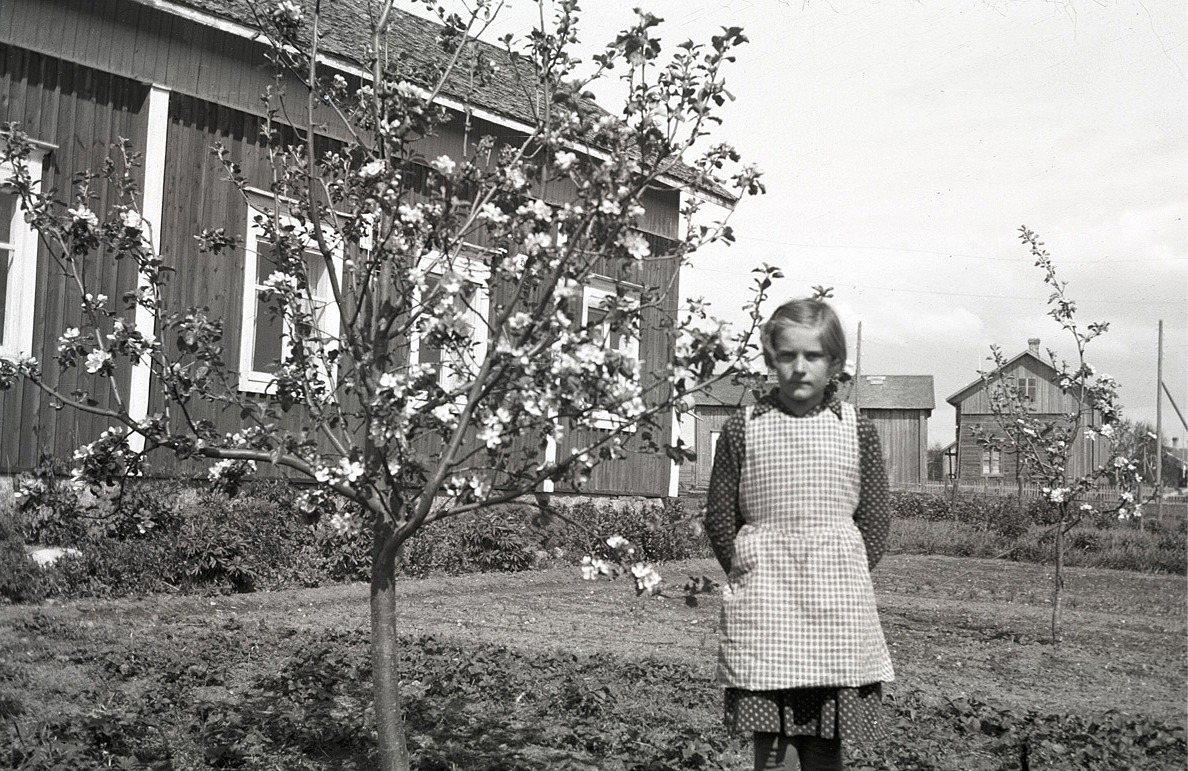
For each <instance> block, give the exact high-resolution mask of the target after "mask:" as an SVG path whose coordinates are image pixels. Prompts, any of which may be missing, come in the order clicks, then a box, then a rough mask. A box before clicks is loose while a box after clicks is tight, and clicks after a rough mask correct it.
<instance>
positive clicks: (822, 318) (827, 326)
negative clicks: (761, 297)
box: [759, 297, 846, 370]
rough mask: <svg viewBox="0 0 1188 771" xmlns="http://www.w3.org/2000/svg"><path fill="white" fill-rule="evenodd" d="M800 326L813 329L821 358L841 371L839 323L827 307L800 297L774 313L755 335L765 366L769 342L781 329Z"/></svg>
mask: <svg viewBox="0 0 1188 771" xmlns="http://www.w3.org/2000/svg"><path fill="white" fill-rule="evenodd" d="M792 326H803V327H813V328H814V329H816V330H817V332H818V334H820V336H821V347H822V348H824V349H825V354H826V355H827V356H829V358H830V359H831V360H832V361H833V365H834V366H835V367H836V368H837V369H839V370H841V369H844V368H845V365H846V333H845V330H843V329H842V325H841V320H840V319H838V317H837V313H836V312H835V311H834V310H833V307H832V306H831V305H829V303H827V302H824V301H823V300H818V299H816V298H813V297H800V298H797V299H795V300H789V301H788V302H786V303H784V304H783V305H781V306H780V307H778V308H776V309H775V312H774V313H772V314H771V317H770V318H768V319H767V321H766V322H764V324H763V328H762V329H761V330H760V331H759V341H760V342H761V343H762V344H763V360H764V361H765V362H767V366H769V367H770V366H771V363H772V348H773V345H774V344H773V342H772V341H773V340H774V339H775V336H776V333H777V332H779V331H780V330H781V329H784V328H785V327H792Z"/></svg>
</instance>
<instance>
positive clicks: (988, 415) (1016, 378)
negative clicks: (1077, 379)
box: [945, 338, 1105, 485]
mask: <svg viewBox="0 0 1188 771" xmlns="http://www.w3.org/2000/svg"><path fill="white" fill-rule="evenodd" d="M1039 346H1040V341H1039V339H1038V338H1031V339H1030V340H1028V341H1027V349H1026V350H1024V351H1023V352H1021V353H1019V354H1018V355H1016V356H1014V357H1013V358H1011V359H1009V360H1008V361H1007V362H1006V363H1005V364H1003V366H1002V367H1001V369H999V370H997V371H996V372H995V373H994V375H993V377H1003V378H1008V379H1010V380H1012V381H1013V382H1015V383H1016V384H1017V385H1018V387H1019V388H1020V389H1021V390H1022V391H1023V392H1024V394H1025V396H1026V398H1027V399H1028V400H1029V401H1030V406H1031V411H1032V413H1033V414H1034V415H1036V416H1038V417H1041V418H1045V419H1046V418H1051V419H1059V418H1061V417H1062V416H1065V415H1068V414H1070V413H1072V412H1075V411H1076V410H1077V409H1078V406H1077V403H1076V399H1075V397H1073V396H1071V395H1066V394H1064V393H1062V392H1061V390H1060V385H1059V377H1060V375H1059V373H1058V372H1057V370H1056V369H1055V368H1054V367H1053V366H1052V365H1051V364H1050V363H1049V362H1047V361H1045V360H1044V359H1043V358H1041V354H1040V347H1039ZM945 401H947V402H948V403H949V404H951V405H953V408H954V409H955V410H956V412H957V430H956V443H957V462H956V475H957V482H958V484H961V483H975V482H976V483H979V484H991V485H993V484H996V483H1002V484H1014V483H1015V482H1016V481H1017V472H1018V461H1017V459H1016V458H1015V457H1014V456H1013V455H1012V454H1011V453H1010V452H1005V451H1000V450H991V449H988V448H986V447H983V446H982V445H981V444H979V443H978V441H977V439H976V438H975V437H974V434H973V431H972V430H971V428H972V426H975V425H979V426H982V427H983V428H984V430H985V431H986V432H987V433H990V434H997V435H999V436H1001V435H1002V431H1001V429H1000V428H999V427H998V422H997V420H996V418H995V417H994V415H993V413H992V412H991V409H990V397H989V394H988V393H987V385H986V383H984V382H983V380H982V379H981V378H978V379H977V380H974V381H973V382H971V383H970V384H969V385H967V386H965V387H964V388H962V389H961V390H959V391H957V392H956V393H955V394H953V395H952V396H950V397H949V398H948V399H946V400H945ZM1093 422H1094V423H1095V424H1100V419H1099V418H1098V417H1097V416H1094V417H1093ZM1104 455H1105V450H1104V448H1102V447H1100V446H1099V445H1098V443H1096V442H1092V441H1089V440H1087V439H1086V438H1085V436H1084V435H1083V434H1082V435H1081V436H1078V437H1077V438H1076V439H1075V441H1074V442H1073V451H1072V454H1071V455H1070V460H1071V463H1070V468H1069V469H1068V473H1069V475H1070V476H1080V475H1081V474H1083V473H1085V472H1086V471H1087V470H1089V469H1091V468H1094V467H1096V466H1098V465H1100V464H1101V463H1102V462H1103V461H1104ZM1023 481H1027V480H1026V478H1024V480H1023Z"/></svg>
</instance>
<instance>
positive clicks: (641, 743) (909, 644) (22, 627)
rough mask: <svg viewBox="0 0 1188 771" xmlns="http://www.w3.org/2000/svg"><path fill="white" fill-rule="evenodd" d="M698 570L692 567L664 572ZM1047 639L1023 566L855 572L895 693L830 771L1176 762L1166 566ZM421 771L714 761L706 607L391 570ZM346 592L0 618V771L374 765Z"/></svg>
mask: <svg viewBox="0 0 1188 771" xmlns="http://www.w3.org/2000/svg"><path fill="white" fill-rule="evenodd" d="M669 569H670V570H677V571H690V572H697V571H702V570H706V569H708V561H704V562H691V563H683V564H676V565H671V566H669ZM1070 570H1072V571H1073V572H1074V573H1075V574H1076V579H1077V580H1076V582H1075V585H1074V586H1073V588H1072V590H1071V591H1070V593H1069V597H1068V598H1067V599H1068V608H1067V612H1068V613H1069V615H1070V618H1071V619H1072V620H1074V621H1075V622H1076V623H1075V624H1070V628H1069V634H1068V636H1067V638H1066V640H1065V641H1064V643H1063V644H1062V645H1060V646H1053V645H1049V644H1047V643H1046V642H1045V641H1043V640H1040V639H1038V638H1037V636H1036V635H1035V634H1034V632H1033V630H1034V626H1035V620H1036V619H1037V618H1043V616H1044V614H1045V613H1046V596H1045V593H1044V592H1042V591H1039V590H1037V589H1036V578H1037V576H1040V575H1042V574H1043V568H1040V567H1038V566H1033V565H1025V564H1012V563H1007V562H1002V561H990V560H955V559H945V558H920V557H902V556H894V555H893V556H891V557H889V558H888V559H887V560H886V564H884V565H883V566H882V569H881V570H880V573H879V575H878V576H876V584H877V590H878V594H879V600H880V605H881V607H882V615H883V618H884V622H885V626H886V630H887V635H888V642H889V645H890V646H891V648H892V651H893V656H894V659H895V665H896V669H897V676H898V679H897V682H896V684H895V686H894V688H893V689H892V691H891V693H890V695H889V698H888V703H887V710H886V719H887V720H888V728H889V732H888V738H887V740H886V741H885V742H884V743H882V744H880V745H878V746H873V747H866V748H856V749H855V751H854V752H852V753H851V757H850V758H849V766H847V767H849V768H855V769H862V770H864V771H873V769H899V770H900V771H906V770H908V769H915V770H921V769H926V770H929V771H1005V770H1006V769H1017V768H1019V758H1020V755H1021V753H1022V752H1024V751H1026V752H1027V753H1028V757H1029V758H1030V762H1031V764H1032V765H1031V767H1032V768H1037V769H1039V768H1042V769H1068V770H1069V771H1072V770H1073V769H1085V768H1094V769H1095V768H1101V769H1114V768H1133V769H1139V770H1140V771H1144V770H1150V771H1170V770H1171V769H1179V768H1182V767H1183V764H1184V762H1185V760H1186V759H1188V751H1186V749H1185V744H1184V719H1183V711H1182V696H1183V688H1184V683H1185V682H1186V681H1188V671H1186V667H1185V664H1184V661H1183V658H1182V657H1180V656H1175V655H1171V656H1169V655H1167V653H1166V651H1169V650H1175V649H1176V648H1177V646H1182V645H1183V639H1184V636H1185V631H1186V630H1185V612H1184V608H1183V603H1182V597H1183V591H1184V579H1183V578H1182V577H1178V576H1149V575H1142V574H1137V573H1124V572H1118V571H1100V570H1077V569H1070ZM398 591H399V592H400V601H401V603H402V606H403V607H405V608H407V614H406V623H407V625H408V628H409V629H410V635H409V636H406V637H403V638H402V639H401V641H400V646H401V659H400V662H401V663H400V665H399V669H398V673H399V677H400V679H401V683H402V685H403V687H404V688H405V689H407V692H409V693H410V694H413V695H414V696H415V697H416V698H415V699H412V700H410V709H409V712H408V720H409V724H410V727H411V728H412V730H413V735H414V736H415V737H416V739H415V740H414V741H413V742H412V743H411V745H410V752H411V755H412V760H413V762H414V764H415V765H416V767H417V768H424V769H432V770H433V771H446V770H447V769H449V770H450V771H493V770H495V769H503V770H505V771H506V770H510V769H524V770H526V771H528V770H531V771H546V770H547V769H589V770H592V769H622V770H623V771H660V770H661V769H682V770H683V769H721V770H722V771H727V770H729V771H737V769H741V768H745V767H747V766H748V764H749V762H750V761H749V758H748V757H747V749H746V745H745V743H744V742H742V741H741V740H740V739H739V738H738V737H732V736H729V735H727V734H726V733H725V732H724V730H723V728H722V723H721V696H720V693H719V690H718V686H717V685H716V683H715V682H714V674H713V668H714V650H715V643H716V629H715V624H716V618H717V612H718V608H717V607H716V606H715V601H714V600H713V599H710V600H707V601H706V602H704V603H702V604H701V605H699V606H697V607H688V606H686V605H685V604H684V603H681V602H679V601H667V600H663V599H661V600H655V599H653V600H650V601H648V602H649V605H648V606H647V607H645V606H644V605H643V602H644V600H641V599H638V598H635V597H631V596H630V595H628V594H625V593H623V592H622V591H621V589H620V588H619V587H616V586H614V585H611V584H608V583H601V584H591V583H589V582H583V581H581V580H580V579H579V578H577V577H575V576H574V575H573V571H572V569H571V568H567V569H558V570H547V571H535V572H526V573H516V574H472V575H465V576H457V577H433V578H428V579H421V580H415V581H414V580H409V581H404V582H401V584H400V585H399V586H398ZM365 592H366V588H365V587H364V586H362V585H354V586H339V587H325V588H320V589H314V590H301V591H284V592H276V593H271V594H268V595H264V594H261V593H257V594H250V595H232V596H227V597H216V598H209V597H157V598H153V599H150V600H119V601H88V602H82V603H65V604H58V605H54V606H46V607H43V608H37V609H32V608H21V607H15V606H12V607H7V608H0V660H3V661H5V662H8V663H7V664H6V665H5V666H3V667H0V704H11V705H14V706H16V707H19V714H10V715H8V716H7V717H5V718H4V719H3V722H2V723H0V726H2V727H0V768H11V769H26V770H27V769H50V768H80V769H93V768H94V769H97V768H110V767H116V768H119V767H128V768H147V769H162V770H163V769H170V770H172V769H205V768H211V769H213V768H240V769H260V770H261V771H274V770H275V771H279V769H297V770H299V771H301V770H305V769H309V770H310V771H312V770H313V769H319V770H321V769H327V770H328V769H338V770H340V771H341V770H344V769H345V770H350V771H355V770H358V771H363V769H371V768H374V767H375V759H376V752H377V746H376V742H375V735H374V723H373V720H374V717H373V713H372V711H371V708H370V701H369V688H370V685H369V676H370V672H369V668H370V657H369V652H368V641H367V632H366V629H367V616H366V610H365V607H364V606H363V605H362V603H359V602H357V600H358V598H359V597H361V596H364V595H365Z"/></svg>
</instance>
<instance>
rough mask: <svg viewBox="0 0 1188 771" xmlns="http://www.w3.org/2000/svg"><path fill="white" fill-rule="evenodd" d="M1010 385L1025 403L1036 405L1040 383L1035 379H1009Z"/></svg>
mask: <svg viewBox="0 0 1188 771" xmlns="http://www.w3.org/2000/svg"><path fill="white" fill-rule="evenodd" d="M1007 382H1008V384H1009V385H1010V386H1011V387H1012V388H1014V389H1015V393H1017V394H1018V395H1019V398H1020V399H1022V400H1023V401H1025V402H1030V403H1032V404H1034V403H1035V399H1036V396H1037V395H1038V393H1039V381H1038V379H1037V378H1035V377H1012V378H1008V379H1007Z"/></svg>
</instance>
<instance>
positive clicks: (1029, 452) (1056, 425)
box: [974, 227, 1142, 643]
mask: <svg viewBox="0 0 1188 771" xmlns="http://www.w3.org/2000/svg"><path fill="white" fill-rule="evenodd" d="M1020 239H1021V240H1022V241H1023V243H1024V244H1026V245H1027V246H1028V247H1029V249H1030V251H1031V256H1032V257H1033V258H1034V259H1035V265H1036V267H1038V268H1040V269H1041V270H1042V271H1043V273H1044V283H1045V284H1047V285H1048V287H1049V288H1050V289H1051V294H1050V296H1049V297H1048V316H1050V317H1051V318H1052V319H1053V320H1054V321H1056V323H1058V324H1059V325H1060V327H1061V328H1062V329H1064V330H1065V331H1066V332H1067V333H1068V334H1069V336H1070V337H1071V338H1072V340H1073V343H1074V344H1075V346H1076V358H1075V359H1074V360H1073V361H1072V362H1071V363H1070V362H1066V361H1060V360H1057V357H1056V354H1055V353H1054V352H1052V351H1049V358H1050V360H1051V364H1052V366H1053V367H1054V368H1055V369H1056V371H1057V373H1058V375H1059V379H1058V381H1057V383H1058V385H1059V387H1060V391H1061V393H1062V394H1064V395H1065V396H1066V397H1068V404H1069V405H1071V406H1070V408H1069V411H1068V412H1067V413H1066V414H1064V415H1061V416H1058V417H1056V418H1052V417H1050V416H1037V415H1035V414H1034V413H1033V412H1032V407H1031V400H1030V399H1029V398H1028V395H1027V394H1026V393H1025V392H1024V391H1023V389H1022V388H1021V387H1020V386H1019V385H1018V384H1017V382H1013V381H1011V380H1010V379H1008V378H1006V377H1005V376H1004V374H1003V370H1004V367H1005V365H1006V363H1007V362H1006V357H1005V356H1004V355H1003V353H1002V349H1001V348H999V347H998V346H992V347H991V355H992V360H993V364H994V366H993V367H992V368H991V369H989V370H987V371H985V372H982V373H981V376H982V382H983V384H984V385H985V387H986V392H987V394H988V395H989V399H990V409H991V412H992V414H993V415H994V418H995V422H996V423H997V430H988V429H984V428H982V427H980V426H976V425H975V426H974V435H975V437H976V438H977V439H978V441H979V442H980V443H981V444H983V445H984V446H986V447H988V448H991V449H996V450H999V451H1001V452H1009V453H1012V454H1014V455H1016V457H1017V458H1018V460H1019V463H1020V465H1021V467H1022V470H1021V473H1026V475H1027V478H1029V479H1031V480H1034V481H1037V482H1038V483H1039V484H1040V485H1041V492H1042V496H1041V499H1040V500H1041V503H1042V505H1041V506H1039V507H1036V508H1035V509H1034V510H1035V511H1036V512H1037V514H1036V516H1037V518H1038V522H1039V523H1040V524H1042V525H1046V526H1048V528H1049V531H1050V532H1051V533H1052V534H1053V536H1054V538H1053V566H1054V572H1053V578H1052V618H1051V629H1052V641H1053V642H1054V643H1058V642H1060V640H1061V637H1062V631H1061V610H1062V606H1061V600H1062V595H1061V591H1062V590H1063V588H1064V549H1065V538H1064V536H1065V534H1066V533H1067V532H1068V531H1069V530H1070V529H1072V528H1073V527H1074V526H1076V525H1077V524H1078V523H1079V522H1081V521H1082V520H1083V519H1084V518H1085V517H1086V516H1089V515H1096V516H1100V515H1102V514H1105V515H1111V514H1113V515H1117V516H1118V517H1119V518H1123V519H1128V518H1131V517H1138V516H1141V515H1142V502H1141V501H1139V500H1137V498H1136V496H1135V492H1134V490H1135V487H1136V485H1137V484H1138V482H1139V481H1140V479H1141V477H1140V471H1139V463H1138V461H1136V460H1135V459H1133V458H1132V457H1131V456H1129V455H1126V454H1124V453H1123V451H1122V450H1123V448H1121V447H1119V446H1118V445H1117V444H1116V442H1115V439H1116V437H1117V432H1118V426H1119V421H1120V420H1121V415H1120V413H1119V406H1118V383H1117V381H1115V380H1114V379H1113V378H1112V377H1110V376H1109V375H1104V374H1098V373H1097V371H1096V370H1095V369H1094V368H1093V366H1092V365H1090V364H1089V363H1088V361H1087V360H1086V358H1085V349H1086V346H1087V345H1088V344H1089V343H1090V341H1092V340H1093V339H1094V338H1096V337H1098V336H1099V335H1102V334H1104V333H1105V332H1106V331H1107V330H1108V329H1109V324H1108V323H1106V322H1095V323H1090V324H1088V325H1086V326H1084V327H1082V326H1080V325H1079V324H1078V323H1077V320H1076V313H1077V304H1076V301H1075V300H1073V299H1072V298H1070V297H1069V296H1068V295H1067V294H1066V292H1065V287H1066V285H1067V282H1064V281H1060V280H1059V279H1058V278H1057V276H1056V267H1055V265H1054V264H1053V262H1052V259H1051V256H1050V255H1049V254H1048V252H1047V250H1046V249H1044V248H1043V247H1044V244H1043V242H1042V241H1040V240H1039V237H1038V236H1037V235H1036V234H1035V233H1034V232H1032V231H1031V230H1029V229H1027V228H1026V227H1024V228H1021V229H1020ZM1082 433H1084V435H1085V436H1086V437H1087V438H1088V439H1089V440H1091V441H1095V442H1100V443H1105V444H1107V445H1108V446H1109V448H1110V449H1109V452H1108V454H1107V461H1106V463H1105V464H1104V465H1102V466H1098V467H1097V468H1093V469H1090V470H1089V471H1087V472H1086V473H1084V474H1082V475H1080V476H1075V475H1073V474H1072V472H1071V471H1070V468H1069V466H1070V459H1071V456H1072V452H1073V443H1074V441H1075V440H1076V439H1077V437H1078V436H1080V435H1081V434H1082ZM1102 482H1113V483H1114V484H1115V485H1116V486H1117V490H1118V498H1117V500H1116V501H1115V502H1113V503H1109V504H1101V503H1098V504H1094V503H1090V502H1088V501H1086V500H1085V499H1084V497H1085V493H1086V492H1087V491H1089V490H1092V489H1095V488H1097V487H1098V486H1099V484H1100V483H1102Z"/></svg>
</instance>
